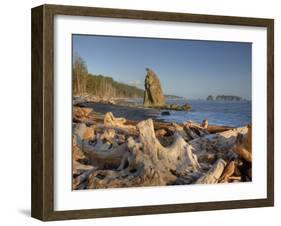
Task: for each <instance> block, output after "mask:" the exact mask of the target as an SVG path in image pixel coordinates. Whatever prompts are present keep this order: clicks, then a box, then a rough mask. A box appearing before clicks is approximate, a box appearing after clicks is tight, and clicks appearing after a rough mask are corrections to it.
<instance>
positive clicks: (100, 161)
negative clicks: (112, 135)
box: [83, 142, 128, 169]
mask: <svg viewBox="0 0 281 226" xmlns="http://www.w3.org/2000/svg"><path fill="white" fill-rule="evenodd" d="M127 151H128V146H127V144H126V143H124V144H122V145H119V146H118V147H116V148H111V149H107V150H97V149H95V146H92V145H90V144H89V143H86V142H85V143H84V144H83V152H84V154H85V155H86V156H87V158H88V159H89V161H90V162H91V164H92V165H93V166H94V167H97V168H98V169H117V168H118V167H119V166H120V164H121V161H122V159H123V157H124V155H125V154H126V152H127Z"/></svg>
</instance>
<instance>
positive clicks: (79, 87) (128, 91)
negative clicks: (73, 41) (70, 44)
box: [72, 54, 182, 99]
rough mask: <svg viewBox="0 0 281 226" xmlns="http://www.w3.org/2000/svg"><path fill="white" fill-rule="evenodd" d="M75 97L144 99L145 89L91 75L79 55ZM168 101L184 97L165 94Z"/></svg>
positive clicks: (74, 77) (75, 66)
mask: <svg viewBox="0 0 281 226" xmlns="http://www.w3.org/2000/svg"><path fill="white" fill-rule="evenodd" d="M72 85H73V93H74V95H81V94H86V93H87V94H91V95H93V96H96V97H100V98H114V97H115V98H143V96H144V89H140V88H138V87H135V86H132V85H128V84H125V83H121V82H117V81H115V80H114V79H113V78H112V77H109V76H104V75H95V74H92V73H89V71H88V68H87V64H86V62H85V61H84V60H83V58H81V57H80V56H79V55H77V54H75V55H74V60H73V68H72ZM165 97H166V98H168V99H179V98H182V97H179V96H176V95H169V94H165Z"/></svg>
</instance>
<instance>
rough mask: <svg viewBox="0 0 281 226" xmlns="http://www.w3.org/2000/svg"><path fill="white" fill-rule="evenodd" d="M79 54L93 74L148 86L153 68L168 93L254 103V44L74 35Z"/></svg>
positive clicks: (74, 49)
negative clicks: (227, 97)
mask: <svg viewBox="0 0 281 226" xmlns="http://www.w3.org/2000/svg"><path fill="white" fill-rule="evenodd" d="M73 52H74V53H77V54H78V55H80V56H81V57H82V58H83V59H84V60H85V62H86V64H87V66H88V71H89V72H90V73H92V74H102V75H106V76H110V77H112V78H113V79H115V80H116V81H119V82H123V83H127V84H132V85H135V86H138V87H143V84H144V79H145V75H146V71H145V68H147V67H149V68H151V69H153V70H154V72H155V73H156V74H157V75H158V77H159V78H160V81H161V84H162V88H163V90H164V93H165V94H173V95H178V96H183V97H186V98H188V99H197V98H206V97H207V96H208V95H210V94H211V95H220V94H225V95H237V96H241V97H243V98H246V99H251V73H252V72H251V62H252V45H251V43H239V42H216V41H198V40H196V41H195V40H176V39H155V38H135V37H134V38H132V37H111V36H94V35H73Z"/></svg>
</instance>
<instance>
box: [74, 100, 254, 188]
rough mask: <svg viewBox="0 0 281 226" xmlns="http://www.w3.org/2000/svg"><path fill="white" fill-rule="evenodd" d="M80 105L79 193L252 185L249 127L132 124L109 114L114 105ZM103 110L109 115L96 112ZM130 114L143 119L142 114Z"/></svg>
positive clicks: (153, 122) (77, 143) (76, 154)
mask: <svg viewBox="0 0 281 226" xmlns="http://www.w3.org/2000/svg"><path fill="white" fill-rule="evenodd" d="M79 105H80V106H79V107H78V106H74V107H73V113H74V114H73V149H72V155H73V169H72V170H73V178H72V179H73V189H75V190H80V189H98V188H121V187H139V186H155V185H157V186H161V185H181V184H201V183H203V184H204V183H205V184H210V183H226V182H227V183H233V182H243V181H251V180H252V179H251V174H250V172H251V167H252V164H251V161H252V157H251V148H249V147H251V145H250V144H251V133H250V131H251V127H249V126H248V127H240V128H233V127H225V126H215V125H208V122H203V123H202V124H198V123H195V122H192V121H188V122H186V123H183V124H177V123H173V122H161V121H158V120H154V119H151V118H149V119H141V120H130V119H127V118H124V117H118V116H116V115H114V113H112V112H110V111H107V110H108V104H101V103H95V104H94V103H90V104H89V103H83V104H79ZM81 105H83V106H81ZM95 105H96V106H95ZM98 106H99V107H100V108H102V110H103V111H104V112H105V113H104V114H103V113H97V112H95V111H94V109H95V108H98ZM89 107H90V108H89ZM123 107H124V109H125V108H126V109H127V107H126V106H123ZM113 108H116V109H115V110H116V111H117V110H120V106H115V105H111V108H110V109H111V110H112V109H113ZM138 110H139V109H138ZM146 110H151V109H146ZM140 112H141V113H140ZM140 112H138V113H137V114H141V115H142V114H143V113H144V112H143V109H141V111H140ZM146 113H147V112H146ZM120 114H121V113H120ZM130 114H131V115H133V116H134V117H139V116H140V115H138V116H136V115H137V114H136V109H134V110H132V111H131V113H130ZM142 116H143V115H142ZM169 153H173V155H171V154H169ZM155 155H156V156H155ZM153 156H154V157H153ZM155 158H156V159H155ZM157 159H158V160H157ZM163 166H165V167H164V168H163ZM230 167H231V173H230V174H226V172H227V171H228V170H229V168H230ZM234 169H235V170H234ZM151 170H152V171H151ZM155 173H156V174H155ZM155 175H158V176H157V177H155Z"/></svg>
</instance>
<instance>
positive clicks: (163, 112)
mask: <svg viewBox="0 0 281 226" xmlns="http://www.w3.org/2000/svg"><path fill="white" fill-rule="evenodd" d="M161 115H171V113H170V112H169V111H162V112H161Z"/></svg>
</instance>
